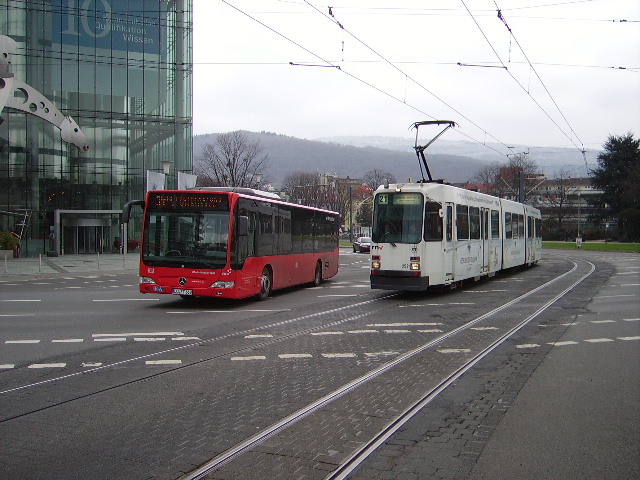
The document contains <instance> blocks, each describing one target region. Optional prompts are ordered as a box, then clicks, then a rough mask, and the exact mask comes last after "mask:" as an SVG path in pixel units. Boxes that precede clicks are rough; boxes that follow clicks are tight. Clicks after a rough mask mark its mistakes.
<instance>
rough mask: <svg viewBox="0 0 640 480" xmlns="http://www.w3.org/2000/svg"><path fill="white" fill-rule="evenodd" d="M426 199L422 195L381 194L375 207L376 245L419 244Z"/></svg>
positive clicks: (374, 236)
mask: <svg viewBox="0 0 640 480" xmlns="http://www.w3.org/2000/svg"><path fill="white" fill-rule="evenodd" d="M423 204H424V198H423V196H422V194H420V193H405V192H390V193H379V194H378V195H376V197H375V202H374V206H373V235H372V239H373V241H374V242H375V243H419V242H420V240H421V237H422V235H421V233H422V219H423V212H424V207H423Z"/></svg>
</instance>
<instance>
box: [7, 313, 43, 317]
mask: <svg viewBox="0 0 640 480" xmlns="http://www.w3.org/2000/svg"><path fill="white" fill-rule="evenodd" d="M35 315H36V314H35V313H3V314H0V317H35Z"/></svg>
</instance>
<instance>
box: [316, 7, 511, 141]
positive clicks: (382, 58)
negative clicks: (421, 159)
mask: <svg viewBox="0 0 640 480" xmlns="http://www.w3.org/2000/svg"><path fill="white" fill-rule="evenodd" d="M304 2H305V3H306V4H307V5H309V6H310V7H311V8H313V9H314V10H315V11H317V12H318V13H320V14H321V15H322V16H323V17H325V18H327V19H328V20H330V21H331V22H332V23H335V24H336V25H337V26H338V27H340V29H341V30H343V31H344V32H346V33H348V34H349V35H350V36H351V37H352V38H354V39H355V40H357V41H358V42H359V43H360V44H362V45H363V46H364V47H366V48H367V49H368V50H370V51H371V52H372V53H374V54H375V55H376V56H378V57H379V58H380V59H381V60H383V62H385V63H387V64H388V65H390V66H391V67H393V68H394V69H395V70H397V71H398V72H400V73H401V74H402V75H403V76H404V77H405V79H409V80H411V81H412V82H413V83H415V84H416V85H417V86H419V87H420V88H422V89H423V90H424V91H425V92H427V93H429V94H430V95H431V96H433V97H434V98H435V99H436V100H438V101H439V102H441V103H443V104H444V105H445V106H447V107H448V108H450V109H451V110H453V111H454V112H455V113H456V114H458V115H460V116H461V117H462V118H464V119H465V120H467V121H468V122H469V123H471V124H472V125H474V126H475V127H476V128H478V129H479V130H481V131H482V132H483V133H484V134H485V135H488V136H489V137H491V138H493V139H494V140H495V141H497V142H498V143H500V144H501V145H502V146H504V147H505V148H507V149H508V150H511V148H510V147H509V146H507V145H506V144H505V143H504V142H502V141H501V140H499V139H498V138H496V137H495V136H493V135H491V134H490V133H489V132H487V131H486V130H485V129H484V128H482V127H480V126H479V125H478V124H476V123H475V122H473V121H472V120H471V119H469V118H468V117H467V116H466V115H464V114H463V113H461V112H460V111H458V110H457V109H456V108H455V107H453V106H451V105H450V104H448V103H447V102H446V101H444V100H443V99H442V98H440V97H439V96H438V95H436V94H435V93H433V92H432V91H431V90H429V89H428V88H427V87H425V86H424V85H422V84H421V83H420V82H418V81H417V80H416V79H414V78H413V77H411V76H410V75H409V74H407V73H406V72H404V71H403V70H402V69H401V68H399V67H398V66H397V65H396V64H395V63H393V62H391V61H389V60H388V59H387V58H385V57H384V56H383V55H382V54H380V53H379V52H378V51H376V50H375V49H374V48H372V47H371V46H370V45H368V44H367V43H365V42H364V41H363V40H361V39H360V38H358V37H357V36H356V35H354V34H353V33H352V32H351V31H349V30H348V29H346V28H345V27H344V26H343V25H342V24H341V23H340V22H339V21H338V20H337V19H336V17H335V15H334V14H333V9H332V7H329V15H327V14H325V13H324V12H322V11H321V10H319V9H318V8H317V7H316V6H314V5H312V4H311V3H309V2H308V1H307V0H304ZM403 103H406V102H403ZM430 117H431V118H434V117H432V116H430ZM459 133H461V134H462V135H464V136H466V137H467V138H469V139H471V140H474V141H476V142H478V143H481V144H482V145H484V146H487V145H486V143H483V142H480V141H479V140H476V139H474V138H472V137H470V136H469V135H466V134H464V133H463V132H459ZM489 148H491V147H489ZM511 151H512V150H511ZM499 153H500V152H499Z"/></svg>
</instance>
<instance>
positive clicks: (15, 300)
mask: <svg viewBox="0 0 640 480" xmlns="http://www.w3.org/2000/svg"><path fill="white" fill-rule="evenodd" d="M41 301H42V300H36V299H33V300H27V299H25V300H18V299H8V300H0V302H41Z"/></svg>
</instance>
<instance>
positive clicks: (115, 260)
mask: <svg viewBox="0 0 640 480" xmlns="http://www.w3.org/2000/svg"><path fill="white" fill-rule="evenodd" d="M139 260H140V253H139V252H134V253H127V254H126V255H121V254H117V253H102V254H99V253H87V254H80V255H75V254H74V255H61V256H59V257H47V256H46V255H44V254H40V255H36V256H32V257H27V258H6V259H5V258H0V277H7V276H11V277H13V276H16V275H22V276H51V275H60V274H77V273H81V274H86V273H96V272H107V271H109V272H114V273H115V272H119V273H136V272H137V271H138V262H139Z"/></svg>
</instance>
